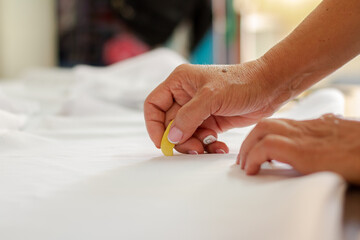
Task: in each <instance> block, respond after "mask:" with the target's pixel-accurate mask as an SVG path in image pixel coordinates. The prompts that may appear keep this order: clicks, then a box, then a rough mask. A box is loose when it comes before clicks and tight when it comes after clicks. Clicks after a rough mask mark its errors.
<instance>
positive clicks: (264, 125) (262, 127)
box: [256, 119, 271, 130]
mask: <svg viewBox="0 0 360 240" xmlns="http://www.w3.org/2000/svg"><path fill="white" fill-rule="evenodd" d="M270 125H271V122H270V120H269V119H261V120H260V121H259V122H258V124H257V125H256V128H257V129H258V130H265V129H268V128H269V127H270Z"/></svg>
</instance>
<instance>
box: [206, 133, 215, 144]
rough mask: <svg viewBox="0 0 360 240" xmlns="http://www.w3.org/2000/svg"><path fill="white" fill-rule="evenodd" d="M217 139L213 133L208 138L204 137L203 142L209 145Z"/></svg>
mask: <svg viewBox="0 0 360 240" xmlns="http://www.w3.org/2000/svg"><path fill="white" fill-rule="evenodd" d="M216 140H217V139H216V137H214V136H213V135H209V136H207V137H206V138H204V140H203V143H204V144H205V145H209V144H211V143H213V142H216Z"/></svg>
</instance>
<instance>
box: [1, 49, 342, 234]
mask: <svg viewBox="0 0 360 240" xmlns="http://www.w3.org/2000/svg"><path fill="white" fill-rule="evenodd" d="M149 56H150V57H149ZM143 57H144V58H142V56H140V57H138V58H137V61H138V62H139V64H140V66H141V67H139V69H140V68H141V69H142V67H143V66H146V68H144V69H145V70H143V71H142V74H144V75H143V76H146V71H150V70H151V71H154V70H156V69H157V71H159V72H158V73H160V72H161V66H158V65H157V64H158V63H159V61H160V60H161V61H165V62H168V63H171V62H172V63H173V66H171V67H172V68H174V67H175V66H176V65H177V64H178V62H177V60H178V59H180V58H179V57H178V56H176V55H174V54H173V53H171V52H168V51H165V50H164V51H154V52H152V53H150V54H148V55H145V56H143ZM159 59H160V60H159ZM137 61H127V62H123V63H120V64H117V65H115V66H112V67H109V68H108V69H111V71H113V72H114V73H115V74H114V75H112V76H111V77H109V76H110V75H108V74H106V73H105V74H102V73H101V72H102V70H101V69H96V72H97V73H96V74H94V76H95V75H96V79H89V83H86V81H87V77H85V76H89V78H90V76H91V75H92V73H93V69H91V68H82V70H81V74H80V73H79V71H80V70H79V68H77V69H75V70H70V71H68V72H64V71H60V72H59V71H55V70H54V71H45V73H44V71H40V72H39V71H36V72H31V73H29V74H28V75H26V76H24V77H23V78H24V79H23V80H21V81H20V80H19V81H18V82H15V83H13V84H6V86H5V85H4V86H3V91H4V94H7V95H8V96H11V97H12V96H16V97H19V96H21V97H23V98H24V99H29V101H30V102H35V103H36V104H37V105H38V106H40V107H41V108H40V110H39V111H38V112H37V114H34V113H31V114H30V113H28V114H25V117H26V118H25V119H23V120H22V121H20V120H19V121H18V122H19V124H15V125H11V124H9V122H11V121H8V120H6V119H11V117H8V118H4V119H5V120H6V122H5V123H3V122H1V121H0V125H1V126H0V127H1V129H0V149H1V150H0V239H37V240H39V239H40V240H41V239H280V240H281V239H295V240H296V239H299V240H300V239H314V240H315V239H316V240H318V239H330V240H331V239H340V238H341V237H340V236H341V209H342V198H343V192H344V188H345V182H344V181H343V180H342V179H341V178H340V177H339V176H337V175H335V174H333V173H318V174H313V175H309V176H300V175H299V174H298V173H296V172H295V171H294V170H292V169H291V168H290V167H289V166H287V165H284V164H277V163H275V164H268V163H267V164H264V165H263V169H262V171H261V173H260V175H258V176H253V177H249V176H246V175H245V174H244V172H243V171H241V170H240V169H239V167H238V166H234V161H235V157H236V154H237V152H238V149H239V147H240V145H241V142H242V141H243V139H244V138H245V136H246V134H247V133H248V132H249V130H250V129H251V127H248V128H243V129H235V130H233V131H229V132H227V133H225V134H222V135H221V136H220V139H221V140H224V141H225V142H227V143H228V144H229V147H230V154H228V155H200V156H187V155H181V154H176V156H175V157H163V156H162V154H161V152H160V150H158V149H156V148H155V147H154V146H153V144H152V143H151V142H150V140H149V137H148V136H147V133H146V129H145V126H144V121H143V114H142V112H141V111H139V110H136V109H138V107H139V105H138V104H139V101H140V99H144V98H145V97H146V94H147V92H148V91H149V90H151V88H152V87H153V83H149V82H146V81H144V82H143V85H142V86H141V87H139V89H136V88H129V87H128V88H129V91H130V90H131V91H132V92H137V93H138V94H139V95H137V96H136V97H134V98H133V99H131V100H130V101H127V100H125V101H123V98H126V97H127V96H118V97H117V96H116V94H114V95H113V93H115V92H117V91H118V93H119V94H122V93H123V92H124V91H125V89H117V86H118V85H123V86H125V85H130V83H131V82H132V81H133V79H134V78H132V77H131V72H133V73H134V74H135V75H136V76H138V74H139V73H138V72H136V71H135V70H134V69H136V68H135V67H134V66H136V64H137ZM127 64H129V65H127ZM170 65H171V64H170ZM170 65H167V67H166V68H167V70H165V71H168V70H169V69H170ZM127 66H129V68H127ZM117 68H119V69H122V71H126V70H127V69H132V70H131V71H129V72H127V73H126V74H128V78H121V77H119V81H128V83H119V84H118V83H114V81H115V79H114V76H116V73H118V74H119V76H120V75H121V73H120V71H119V72H118V71H117ZM108 69H105V70H104V71H107V70H108ZM88 70H89V71H88ZM98 71H99V72H98ZM88 73H89V74H90V73H91V74H90V75H86V74H88ZM151 74H152V73H149V76H152V75H151ZM80 75H81V76H84V77H81V79H80V78H79V76H80ZM46 76H48V77H46ZM59 76H61V77H59ZM108 77H109V78H108ZM100 79H101V80H100ZM127 79H128V80H127ZM144 79H145V78H144ZM102 80H104V82H105V83H104V84H105V85H106V87H105V88H104V89H110V88H114V89H113V92H111V93H110V94H109V96H108V97H107V96H106V94H107V90H106V91H100V92H99V94H97V93H96V92H88V90H89V89H91V88H88V87H84V88H83V87H82V86H92V84H93V83H94V82H96V84H97V85H98V86H99V85H101V83H102V82H101V81H102ZM20 86H22V87H20ZM110 86H112V87H110ZM130 86H131V85H130ZM29 91H31V92H29ZM129 102H131V104H129ZM1 106H2V105H1V104H0V118H1V116H2V115H1V113H2V112H4V116H13V115H6V114H11V113H10V112H8V111H7V110H6V109H2V107H1ZM129 107H133V108H129ZM342 111H343V97H342V96H341V94H340V93H339V92H338V91H336V90H333V89H324V90H321V91H319V92H315V93H313V94H312V95H310V96H308V97H307V98H305V99H303V100H301V101H300V102H299V103H297V104H295V106H293V107H292V108H291V109H290V110H288V111H284V112H281V113H278V114H276V115H275V116H274V117H289V118H295V119H307V118H314V117H318V116H320V115H321V114H323V113H328V112H334V113H341V112H342ZM25 112H26V111H25ZM5 113H6V114H5ZM12 114H14V113H12ZM22 114H23V113H22ZM15 119H20V118H18V115H15ZM15 122H16V121H15ZM20 123H21V124H20Z"/></svg>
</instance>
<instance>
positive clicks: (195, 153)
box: [188, 150, 199, 155]
mask: <svg viewBox="0 0 360 240" xmlns="http://www.w3.org/2000/svg"><path fill="white" fill-rule="evenodd" d="M188 154H191V155H198V154H199V153H198V152H197V151H193V150H191V151H188Z"/></svg>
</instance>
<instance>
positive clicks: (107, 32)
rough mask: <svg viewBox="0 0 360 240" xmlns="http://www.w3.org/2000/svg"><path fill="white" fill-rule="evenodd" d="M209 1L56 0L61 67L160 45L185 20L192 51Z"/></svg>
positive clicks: (208, 14)
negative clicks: (190, 29) (190, 31)
mask: <svg viewBox="0 0 360 240" xmlns="http://www.w3.org/2000/svg"><path fill="white" fill-rule="evenodd" d="M210 2H211V1H210V0H192V1H191V0H167V1H165V0H151V1H150V0H107V1H104V0H58V13H59V26H58V28H59V62H60V65H61V66H74V65H76V64H90V65H96V66H103V65H107V64H111V63H114V62H116V61H121V60H123V59H126V58H129V57H133V56H136V55H138V54H141V53H143V52H146V51H148V50H149V49H151V48H153V47H156V46H158V45H162V44H164V43H165V42H166V41H167V40H168V39H169V37H170V36H171V35H172V33H173V31H174V29H175V28H176V27H177V26H178V25H179V24H180V23H182V22H183V21H189V22H190V23H191V26H192V36H191V39H189V41H191V49H190V50H193V49H194V48H195V47H196V45H197V44H198V43H199V42H200V40H201V39H202V38H203V36H204V35H205V33H206V32H207V31H208V29H209V27H210V26H211V21H212V20H211V19H212V11H211V3H210Z"/></svg>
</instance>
